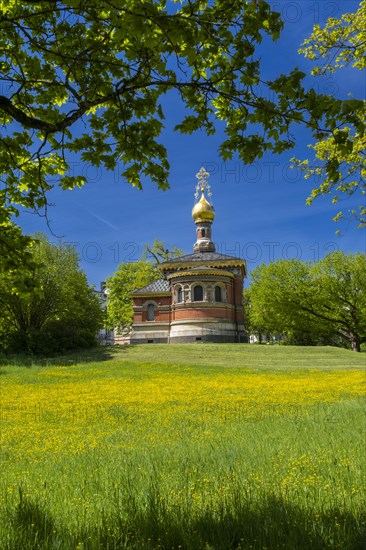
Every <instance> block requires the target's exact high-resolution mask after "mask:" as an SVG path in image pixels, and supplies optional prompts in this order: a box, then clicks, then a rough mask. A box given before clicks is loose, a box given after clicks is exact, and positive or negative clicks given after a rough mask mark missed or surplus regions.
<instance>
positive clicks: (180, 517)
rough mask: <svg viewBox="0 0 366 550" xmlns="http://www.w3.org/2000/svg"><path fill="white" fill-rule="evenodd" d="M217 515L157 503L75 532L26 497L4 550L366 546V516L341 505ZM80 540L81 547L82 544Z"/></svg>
mask: <svg viewBox="0 0 366 550" xmlns="http://www.w3.org/2000/svg"><path fill="white" fill-rule="evenodd" d="M232 504H233V503H231V507H230V509H227V510H225V507H224V505H223V507H222V509H221V510H220V508H219V509H217V508H216V510H215V513H213V512H212V510H211V509H210V508H207V509H206V510H201V511H200V512H199V513H197V511H196V515H195V516H193V517H192V516H191V514H190V511H189V510H187V509H180V508H179V509H174V510H171V509H170V510H168V509H165V508H164V506H163V505H162V504H161V503H160V504H158V503H157V502H156V503H150V504H149V506H148V507H147V508H146V509H144V511H141V510H137V509H133V507H132V508H131V503H127V506H126V508H125V509H124V510H121V511H119V512H118V513H117V512H116V514H115V515H114V516H113V517H108V518H107V517H103V516H100V517H98V518H96V521H97V522H98V523H99V527H97V526H95V527H87V526H82V525H81V526H80V529H79V530H78V531H76V532H74V533H71V532H70V531H67V530H65V529H63V528H62V527H60V526H59V525H56V522H55V521H54V519H53V518H52V516H51V515H50V514H49V513H48V512H47V510H46V509H45V508H44V507H40V506H39V505H37V504H32V503H31V502H29V501H25V500H24V499H23V501H22V502H21V504H19V505H18V506H17V508H16V510H15V512H13V514H12V515H10V524H9V525H10V526H11V528H12V534H11V536H10V537H8V539H7V541H9V542H7V543H6V544H5V545H4V542H5V541H1V540H0V545H1V548H2V549H4V550H18V549H19V550H33V549H36V548H37V549H45V550H46V549H47V550H48V549H51V548H62V549H63V550H68V549H75V548H77V547H78V548H79V547H80V545H82V546H81V548H83V550H97V549H105V548H108V549H115V550H117V549H130V550H152V549H158V548H159V549H160V550H172V549H178V548H180V549H182V550H183V549H184V550H201V549H202V550H234V549H235V550H244V549H245V550H246V549H253V550H257V549H258V550H259V549H261V550H262V549H263V548H267V549H269V550H277V549H278V550H279V549H281V550H283V549H285V550H309V549H311V550H336V549H337V550H361V549H363V548H364V542H365V538H364V537H365V534H366V532H365V517H363V518H356V517H354V516H352V515H351V514H349V513H345V512H342V511H341V510H338V509H334V510H332V511H331V512H328V513H324V514H317V515H316V514H315V512H312V511H303V510H301V509H300V508H298V507H296V506H294V505H291V504H288V503H285V502H284V501H282V500H278V499H274V498H269V499H267V500H266V501H263V502H262V503H259V504H257V505H256V506H255V507H253V506H249V505H248V506H246V507H245V506H243V505H241V504H240V505H238V507H236V508H235V509H232ZM78 545H79V546H78Z"/></svg>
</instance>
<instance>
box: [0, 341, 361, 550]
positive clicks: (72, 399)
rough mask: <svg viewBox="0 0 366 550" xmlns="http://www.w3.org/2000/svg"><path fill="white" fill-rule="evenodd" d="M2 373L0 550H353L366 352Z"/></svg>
mask: <svg viewBox="0 0 366 550" xmlns="http://www.w3.org/2000/svg"><path fill="white" fill-rule="evenodd" d="M1 364H2V366H1V367H0V404H1V407H0V412H1V415H0V428H1V430H0V433H1V446H0V460H1V465H2V476H1V478H0V488H1V493H0V548H1V549H4V550H16V549H20V548H21V549H22V550H33V549H34V550H35V549H45V550H46V549H47V550H51V549H54V548H62V550H64V549H65V550H69V549H70V550H71V549H72V550H75V549H79V550H81V549H83V550H99V549H101V548H103V549H104V548H106V549H107V548H108V549H115V550H117V549H132V550H158V549H159V550H162V549H164V550H172V549H178V548H181V549H185V550H201V549H202V550H247V549H253V550H264V549H265V548H267V549H271V550H272V549H288V550H294V549H295V550H302V549H304V550H305V549H306V550H308V549H309V548H311V549H312V550H313V549H314V550H323V549H329V550H330V549H337V550H344V549H352V550H357V549H360V550H361V548H363V543H364V539H365V532H366V514H365V491H364V488H365V471H366V457H365V453H362V452H360V449H362V448H363V446H364V441H365V436H366V428H365V409H364V396H365V386H366V376H365V369H364V365H365V354H356V353H353V352H351V351H347V350H342V349H337V348H331V347H325V348H301V347H282V346H256V345H252V346H250V345H229V344H227V345H226V344H224V345H216V344H192V345H187V344H184V345H155V344H154V345H144V346H131V347H127V348H117V347H108V348H102V349H95V350H92V351H88V352H83V353H79V354H77V355H75V354H69V355H64V356H63V357H57V358H46V359H36V358H33V359H30V358H26V359H25V358H20V357H13V358H11V359H6V360H5V359H4V358H3V360H2V362H1ZM25 366H28V367H29V368H24V367H25Z"/></svg>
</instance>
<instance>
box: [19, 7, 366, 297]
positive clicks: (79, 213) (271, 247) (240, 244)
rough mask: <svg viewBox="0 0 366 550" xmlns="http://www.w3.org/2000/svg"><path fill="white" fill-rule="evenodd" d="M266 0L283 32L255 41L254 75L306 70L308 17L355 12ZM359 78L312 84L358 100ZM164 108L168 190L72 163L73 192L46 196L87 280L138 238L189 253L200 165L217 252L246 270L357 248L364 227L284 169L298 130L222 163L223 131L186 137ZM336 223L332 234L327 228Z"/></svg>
mask: <svg viewBox="0 0 366 550" xmlns="http://www.w3.org/2000/svg"><path fill="white" fill-rule="evenodd" d="M271 5H272V6H273V8H274V9H276V10H277V11H280V13H281V14H282V16H283V18H284V20H285V29H284V31H283V34H282V36H281V38H280V39H279V41H278V42H277V43H276V45H275V46H272V45H271V47H268V45H267V44H264V45H263V46H262V48H261V55H262V63H263V69H264V72H263V74H262V76H263V78H272V77H275V76H276V75H278V74H279V73H281V72H288V71H290V70H291V69H292V68H293V67H294V66H296V65H297V66H299V67H300V69H302V70H304V71H305V72H306V73H310V69H311V64H310V62H309V61H307V60H305V59H304V58H303V57H301V56H299V55H298V54H297V50H298V48H299V46H300V44H301V42H302V41H303V39H304V38H305V37H307V36H308V35H309V34H310V33H311V30H312V27H313V25H314V23H319V24H321V25H323V24H324V23H325V21H326V19H327V17H329V16H333V17H339V16H340V15H341V14H342V13H344V12H348V11H355V10H356V9H357V7H358V5H359V2H354V1H351V0H343V1H337V2H331V1H323V0H300V1H296V2H292V1H281V0H276V1H273V2H271ZM309 82H310V80H309ZM365 84H366V83H365V75H362V73H361V72H360V71H356V70H349V69H347V70H343V71H341V72H339V73H338V74H336V75H334V76H333V77H332V78H331V79H329V78H328V79H325V78H322V79H320V78H319V79H316V81H315V82H312V85H313V86H314V87H316V86H317V87H318V89H319V90H320V91H322V92H325V93H327V92H328V93H329V92H330V93H336V94H337V95H340V96H342V97H346V95H347V94H348V93H349V92H352V93H353V94H354V95H355V97H365V96H366V94H365V91H366V87H365ZM165 115H166V129H165V131H164V134H163V136H162V142H163V143H164V144H165V145H166V147H167V149H168V154H169V162H170V165H171V174H170V187H171V188H170V190H168V191H165V192H164V191H159V190H158V189H157V188H156V186H155V185H154V184H152V183H149V182H147V183H146V185H145V187H144V190H143V191H139V190H137V189H135V188H132V187H130V186H129V185H128V184H127V183H126V182H124V181H123V180H122V179H121V178H120V177H119V175H118V169H116V170H115V171H114V172H108V171H104V170H102V169H97V168H95V167H93V166H91V165H87V164H85V163H81V162H80V164H78V165H75V166H74V167H75V169H76V170H77V171H79V172H81V173H83V174H84V175H86V176H87V178H88V183H87V185H85V186H84V188H82V189H75V190H73V191H61V190H59V189H55V190H53V191H52V193H50V195H49V201H50V202H51V203H53V204H54V206H53V207H52V208H50V211H49V219H50V226H51V229H52V232H53V233H54V235H57V236H58V237H62V239H63V240H64V241H65V242H68V243H74V246H75V247H76V250H77V251H78V253H79V255H80V260H81V266H82V268H83V269H84V271H85V272H86V274H87V276H88V280H89V282H90V283H91V284H95V285H96V286H99V284H100V281H103V280H105V279H106V277H107V276H108V275H112V274H113V272H114V271H115V270H116V269H117V267H118V264H119V263H120V262H123V261H136V260H137V259H139V257H140V256H141V253H142V250H143V246H144V243H152V242H153V240H154V239H155V238H158V239H159V240H163V241H164V242H165V244H166V245H175V246H177V247H179V248H182V249H183V250H184V253H191V252H192V248H193V243H194V242H195V227H194V224H193V221H192V218H191V209H192V206H193V201H194V189H195V185H196V182H197V180H196V178H195V174H196V173H197V172H198V170H199V169H200V167H201V166H204V167H205V168H206V169H207V170H208V171H209V172H210V173H211V176H210V179H209V182H210V184H211V188H212V192H213V197H212V199H213V204H214V206H215V210H216V219H215V222H214V225H213V240H214V241H215V243H216V245H217V250H218V251H219V252H222V253H224V254H232V255H235V256H241V257H243V258H244V259H246V260H247V264H248V268H249V271H250V270H252V269H253V268H254V267H255V265H257V264H258V263H262V262H266V263H268V262H269V261H273V260H274V259H276V258H294V257H296V258H299V259H303V260H316V259H318V258H319V257H323V256H324V255H325V254H326V253H327V252H331V251H333V250H336V249H342V250H344V251H345V252H355V251H365V232H364V230H359V229H356V225H355V224H354V223H353V224H351V225H347V224H342V225H340V226H339V224H338V225H337V224H335V223H334V222H333V221H332V217H333V216H334V215H335V214H336V213H337V212H338V211H339V210H340V207H339V205H335V206H334V205H332V204H331V200H330V198H321V199H317V200H316V201H315V202H314V204H313V205H312V206H306V205H305V201H306V198H307V196H308V195H309V193H310V191H311V188H312V187H313V186H312V182H311V181H309V180H304V179H303V176H302V174H301V173H300V172H299V171H298V170H291V169H290V158H291V157H292V156H297V157H298V158H300V159H304V158H307V157H308V155H309V153H308V148H307V144H308V143H309V137H308V134H307V133H306V131H304V130H303V129H301V128H300V127H298V128H297V129H296V130H295V131H296V136H297V145H296V148H295V149H294V150H293V151H289V152H288V153H285V154H283V155H281V156H278V155H271V154H267V155H265V156H264V157H263V158H262V159H260V160H259V161H257V162H256V163H254V165H252V166H250V165H243V163H241V162H240V161H239V160H238V159H233V160H232V161H230V162H227V163H223V162H222V160H221V159H220V157H219V155H218V146H219V144H220V142H221V140H222V138H223V135H222V133H221V131H220V130H219V131H218V133H217V134H216V135H215V136H210V137H207V136H206V135H204V134H203V133H202V132H198V133H196V134H193V135H190V136H186V135H180V134H178V133H174V132H173V131H172V128H173V127H174V124H175V123H176V122H177V121H178V120H179V119H180V118H181V115H182V113H181V111H180V108H178V107H177V103H176V101H175V98H174V95H173V94H171V95H170V96H167V98H166V100H165ZM341 207H342V208H344V209H347V208H348V207H351V203H350V204H348V202H346V201H345V202H344V203H342V204H341ZM18 221H20V224H21V225H22V227H23V229H24V230H25V232H26V233H34V232H36V231H44V232H45V233H47V234H48V235H49V237H50V238H51V239H52V240H55V237H54V236H52V234H51V233H50V231H49V229H48V228H47V225H46V223H45V220H44V219H43V218H40V217H38V216H37V215H35V214H32V213H23V214H22V216H21V218H20V220H18ZM337 228H339V229H341V231H342V234H341V236H337V235H336V234H335V231H336V229H337Z"/></svg>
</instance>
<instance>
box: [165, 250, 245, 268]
mask: <svg viewBox="0 0 366 550" xmlns="http://www.w3.org/2000/svg"><path fill="white" fill-rule="evenodd" d="M215 260H239V261H242V260H241V258H236V257H235V256H228V255H227V254H218V253H217V252H194V253H193V254H186V255H185V256H179V258H173V259H172V260H168V261H167V262H162V263H161V264H160V265H162V266H163V265H164V264H174V263H181V262H214V261H215Z"/></svg>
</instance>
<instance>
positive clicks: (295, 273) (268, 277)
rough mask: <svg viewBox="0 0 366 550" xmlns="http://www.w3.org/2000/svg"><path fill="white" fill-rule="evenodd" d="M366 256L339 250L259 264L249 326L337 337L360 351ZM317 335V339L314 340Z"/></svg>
mask: <svg viewBox="0 0 366 550" xmlns="http://www.w3.org/2000/svg"><path fill="white" fill-rule="evenodd" d="M365 289H366V257H365V255H364V254H360V253H358V254H350V255H347V254H345V253H344V252H341V251H337V252H333V253H332V254H328V255H327V256H326V257H325V258H323V259H322V260H319V261H318V262H314V263H310V262H301V261H300V260H278V261H277V262H274V263H272V264H269V265H264V264H263V265H261V266H258V267H257V268H256V269H255V270H254V271H253V273H252V284H251V286H250V289H249V299H250V308H249V309H250V314H249V315H250V318H251V322H252V326H253V327H254V328H255V327H257V326H259V327H262V330H263V331H267V332H269V333H272V334H286V335H289V336H291V335H293V334H295V333H296V334H301V333H302V334H303V335H307V336H309V337H313V340H314V336H315V337H316V338H317V339H318V342H319V341H321V337H325V338H326V339H328V340H329V338H331V337H333V339H334V337H336V338H337V339H338V341H342V342H343V343H344V344H345V345H347V346H349V347H352V349H354V350H355V351H360V345H361V343H362V342H364V341H366V292H365ZM316 338H315V340H316Z"/></svg>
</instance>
